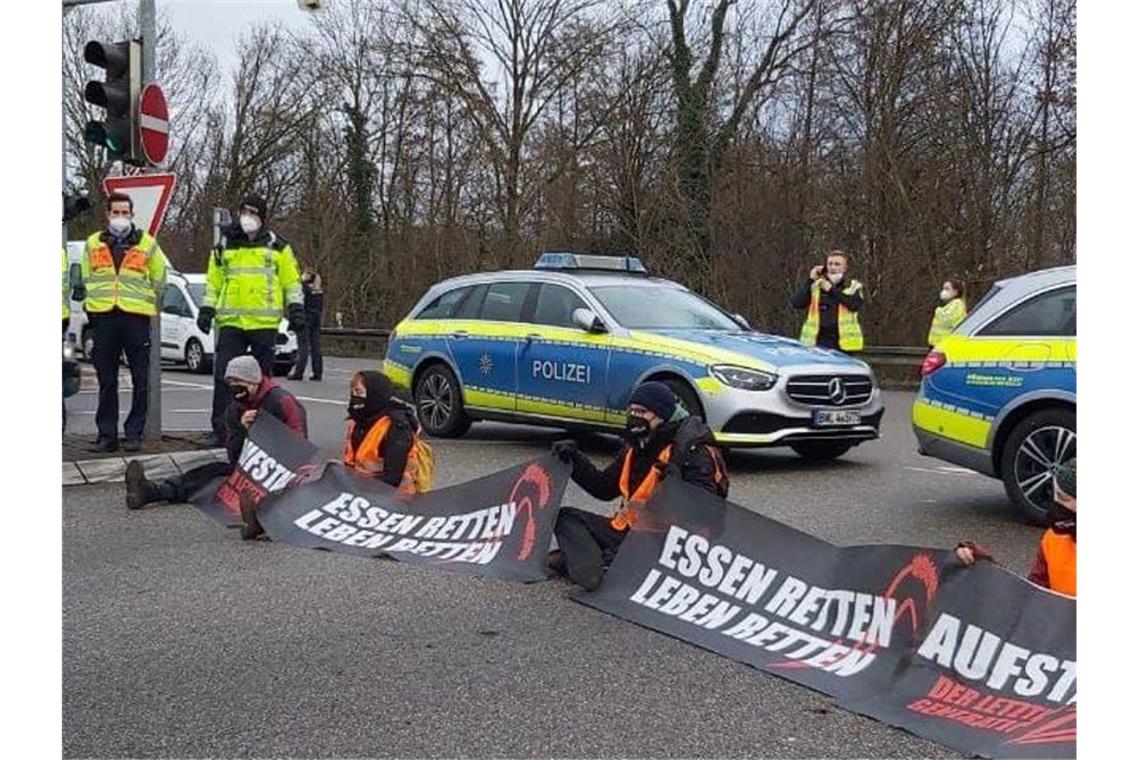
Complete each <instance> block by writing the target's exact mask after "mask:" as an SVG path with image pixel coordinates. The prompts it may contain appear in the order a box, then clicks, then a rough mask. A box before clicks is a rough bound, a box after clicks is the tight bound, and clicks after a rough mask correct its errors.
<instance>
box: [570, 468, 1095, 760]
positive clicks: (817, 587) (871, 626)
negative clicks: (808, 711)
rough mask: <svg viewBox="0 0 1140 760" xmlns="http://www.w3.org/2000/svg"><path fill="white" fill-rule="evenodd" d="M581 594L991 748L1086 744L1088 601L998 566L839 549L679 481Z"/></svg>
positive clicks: (943, 736)
mask: <svg viewBox="0 0 1140 760" xmlns="http://www.w3.org/2000/svg"><path fill="white" fill-rule="evenodd" d="M648 509H649V513H650V515H651V516H652V519H651V520H645V521H639V523H638V528H639V529H638V530H635V531H633V532H632V533H631V534H630V535H629V537H628V538H627V539H626V540H625V542H624V543H623V544H622V547H621V549H620V550H619V552H618V554H617V556H616V557H615V559H614V563H613V566H612V567H611V568H610V571H609V572H608V573H607V575H606V578H605V581H604V582H603V584H602V586H601V587H600V588H599V589H598V590H597V591H596V592H594V593H592V594H590V593H584V592H580V593H577V594H575V596H574V598H575V599H577V600H578V601H580V602H582V603H584V604H587V605H589V606H592V607H596V608H598V609H600V610H603V611H605V612H609V613H611V614H613V615H616V616H618V617H621V618H624V619H626V620H630V621H632V622H635V623H638V624H640V625H643V626H646V627H648V628H652V629H654V630H658V631H661V632H663V633H666V634H669V635H671V636H675V637H677V638H679V639H682V640H684V641H687V642H690V643H693V644H696V645H697V646H700V647H703V648H705V649H708V650H711V651H713V652H716V653H718V654H721V655H724V656H726V657H730V658H732V659H734V660H737V661H739V662H743V663H747V664H748V665H752V666H753V667H756V668H758V669H760V670H763V671H765V672H768V673H772V674H774V675H778V676H780V677H782V678H786V679H788V680H791V681H794V682H796V683H799V684H803V685H805V686H809V687H811V688H813V689H816V690H818V691H821V692H823V693H825V694H828V695H830V696H833V697H836V698H837V699H838V701H839V705H840V706H841V707H844V708H846V709H849V710H852V711H854V712H859V713H862V714H864V715H868V716H870V717H873V718H876V719H878V720H881V721H884V722H886V723H889V724H891V725H894V726H899V727H901V728H904V729H907V730H909V731H911V732H913V733H915V734H917V735H919V736H924V737H928V738H930V739H934V740H935V741H939V742H941V743H943V744H945V745H947V746H950V747H953V748H955V749H958V750H960V751H962V752H968V753H973V754H980V755H985V756H989V757H1074V756H1075V754H1076V690H1077V682H1076V602H1075V600H1073V599H1071V598H1069V597H1064V596H1061V595H1058V594H1054V593H1052V592H1049V591H1047V590H1044V589H1040V588H1038V587H1036V586H1034V585H1032V584H1030V583H1029V582H1027V581H1024V580H1022V579H1020V578H1017V577H1015V576H1013V575H1011V574H1009V573H1007V572H1005V571H1004V570H1001V569H1000V568H996V567H994V566H992V565H990V564H989V563H986V562H980V563H977V564H976V565H975V566H974V567H971V568H964V567H961V566H960V565H958V564H957V562H956V560H955V559H954V555H953V553H952V552H948V551H943V550H932V549H921V548H914V547H907V546H885V545H884V546H854V547H846V548H839V547H835V546H833V545H831V544H829V543H827V542H825V541H822V540H820V539H818V538H815V537H813V536H810V535H808V534H806V533H801V532H799V531H797V530H795V529H793V528H790V527H788V526H786V525H783V524H781V523H779V522H776V521H775V520H771V519H769V518H766V517H763V516H761V515H758V514H755V513H753V512H750V511H748V510H746V509H743V508H741V507H738V506H736V505H734V504H731V503H727V502H724V501H721V500H719V499H716V498H715V497H713V496H711V495H709V494H707V493H705V492H703V491H700V490H698V489H695V488H692V487H691V486H689V485H687V484H685V483H683V482H681V481H679V480H677V479H667V480H666V481H665V483H664V485H663V487H662V488H661V489H660V490H659V492H658V494H657V495H656V497H655V498H654V499H653V500H652V501H651V502H650V504H649V506H648Z"/></svg>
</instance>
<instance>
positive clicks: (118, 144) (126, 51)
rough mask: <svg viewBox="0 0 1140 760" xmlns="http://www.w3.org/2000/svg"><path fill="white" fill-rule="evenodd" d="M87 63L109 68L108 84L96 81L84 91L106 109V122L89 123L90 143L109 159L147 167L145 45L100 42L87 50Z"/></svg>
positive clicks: (86, 136)
mask: <svg viewBox="0 0 1140 760" xmlns="http://www.w3.org/2000/svg"><path fill="white" fill-rule="evenodd" d="M83 60H85V61H87V62H88V63H90V64H91V65H92V66H98V67H99V68H101V69H105V70H106V72H107V74H106V77H105V79H104V81H102V82H100V81H97V80H92V81H90V82H88V83H87V85H86V86H85V87H84V88H83V97H84V98H85V99H86V100H87V102H88V103H91V104H92V105H95V106H98V107H100V108H103V109H105V110H106V111H107V115H106V117H105V118H104V120H103V121H89V122H87V126H86V127H85V128H84V130H83V137H84V139H85V140H87V142H90V143H94V144H95V145H98V146H100V147H102V148H106V149H107V156H108V157H109V158H111V159H119V160H121V161H123V162H124V163H128V164H144V163H145V161H144V160H143V159H142V156H141V155H140V150H139V136H138V135H139V130H138V101H139V90H140V89H141V87H142V43H141V42H139V41H138V40H126V41H124V42H99V41H97V40H92V41H90V42H88V43H87V44H86V45H85V46H84V47H83Z"/></svg>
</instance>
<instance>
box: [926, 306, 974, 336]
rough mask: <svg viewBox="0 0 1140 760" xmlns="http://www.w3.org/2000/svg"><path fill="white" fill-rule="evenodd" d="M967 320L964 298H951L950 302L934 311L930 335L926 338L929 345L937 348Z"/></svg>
mask: <svg viewBox="0 0 1140 760" xmlns="http://www.w3.org/2000/svg"><path fill="white" fill-rule="evenodd" d="M965 318H966V300H965V299H964V298H961V297H958V298H951V299H950V300H949V301H947V302H946V303H944V304H943V305H942V306H939V307H938V308H936V309H935V310H934V318H933V319H931V320H930V333H929V334H928V335H927V336H926V342H927V344H928V345H931V346H937V345H938V344H939V342H941V340H942V339H943V338H945V337H946V336H947V335H949V334H950V333H952V332H954V328H955V327H957V326H958V325H960V324H962V320H963V319H965Z"/></svg>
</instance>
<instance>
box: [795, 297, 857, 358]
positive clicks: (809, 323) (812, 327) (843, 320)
mask: <svg viewBox="0 0 1140 760" xmlns="http://www.w3.org/2000/svg"><path fill="white" fill-rule="evenodd" d="M820 283H821V280H816V281H815V282H813V283H812V285H811V305H809V306H808V313H807V319H805V320H804V326H803V329H802V330H800V343H803V344H804V345H805V346H814V345H815V339H816V337H818V336H819V296H820V292H821V290H822V287H821V285H820ZM862 289H863V283H861V282H859V281H858V280H850V281H849V282H848V283H847V287H845V288H844V289H843V291H842V292H843V294H844V295H847V296H852V295H855V294H856V293H858V292H859V291H860V290H862ZM837 326H838V329H839V348H840V349H842V350H844V351H861V350H862V349H863V330H862V328H860V327H859V313H858V312H856V311H851V310H850V309H848V308H847V307H846V306H844V305H843V304H839V318H838V325H837Z"/></svg>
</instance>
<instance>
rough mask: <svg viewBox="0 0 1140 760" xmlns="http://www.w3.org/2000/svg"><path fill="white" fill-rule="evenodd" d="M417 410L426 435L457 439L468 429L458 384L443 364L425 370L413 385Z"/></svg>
mask: <svg viewBox="0 0 1140 760" xmlns="http://www.w3.org/2000/svg"><path fill="white" fill-rule="evenodd" d="M415 399H416V411H417V412H418V413H419V417H420V424H421V425H423V427H424V430H426V431H427V433H428V435H433V436H436V437H437V438H457V437H459V436H461V435H463V434H464V433H466V432H467V430H468V429H469V428H470V427H471V419H470V418H469V417H468V416H467V414H466V413H465V412H464V411H463V395H462V393H461V391H460V388H459V381H458V380H456V379H455V375H454V374H453V373H452V372H451V370H450V369H448V368H447V367H445V366H443V365H442V364H435V365H433V366H431V367H428V368H427V370H425V371H424V373H423V374H422V375H420V378H419V380H418V381H417V382H416V390H415Z"/></svg>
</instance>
